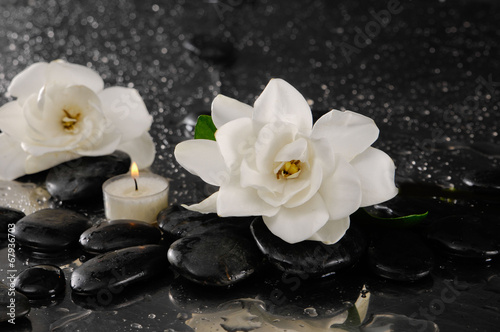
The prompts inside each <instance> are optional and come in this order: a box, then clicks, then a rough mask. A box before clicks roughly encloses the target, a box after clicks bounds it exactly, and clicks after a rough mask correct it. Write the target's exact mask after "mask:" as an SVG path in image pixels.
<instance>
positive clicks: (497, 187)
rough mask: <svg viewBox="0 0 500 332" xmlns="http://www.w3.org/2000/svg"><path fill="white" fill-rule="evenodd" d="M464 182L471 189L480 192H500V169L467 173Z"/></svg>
mask: <svg viewBox="0 0 500 332" xmlns="http://www.w3.org/2000/svg"><path fill="white" fill-rule="evenodd" d="M463 181H464V183H465V184H466V185H468V186H469V187H472V188H473V189H475V190H478V191H485V192H496V193H497V194H498V192H499V191H500V169H486V170H478V171H472V172H469V173H466V174H465V175H464V176H463Z"/></svg>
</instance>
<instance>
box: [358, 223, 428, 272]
mask: <svg viewBox="0 0 500 332" xmlns="http://www.w3.org/2000/svg"><path fill="white" fill-rule="evenodd" d="M368 264H369V266H370V269H371V270H372V271H373V272H374V273H375V274H377V275H378V276H380V277H383V278H387V279H391V280H398V281H416V280H419V279H421V278H423V277H425V276H427V275H429V273H430V271H431V269H432V267H433V265H434V258H433V255H432V252H431V250H430V248H429V247H428V246H427V245H426V244H425V243H424V242H423V241H422V239H421V238H420V236H419V235H418V234H416V233H413V232H411V231H404V230H384V231H381V232H379V233H377V234H373V235H372V241H371V244H370V246H369V248H368Z"/></svg>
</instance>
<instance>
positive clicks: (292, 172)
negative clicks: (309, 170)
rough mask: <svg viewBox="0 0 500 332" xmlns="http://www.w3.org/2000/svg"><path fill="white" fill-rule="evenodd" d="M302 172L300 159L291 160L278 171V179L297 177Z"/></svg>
mask: <svg viewBox="0 0 500 332" xmlns="http://www.w3.org/2000/svg"><path fill="white" fill-rule="evenodd" d="M299 174H300V160H290V161H287V162H285V163H283V165H282V166H281V168H280V169H279V170H278V172H276V178H277V179H280V178H281V179H295V178H296V177H298V176H299Z"/></svg>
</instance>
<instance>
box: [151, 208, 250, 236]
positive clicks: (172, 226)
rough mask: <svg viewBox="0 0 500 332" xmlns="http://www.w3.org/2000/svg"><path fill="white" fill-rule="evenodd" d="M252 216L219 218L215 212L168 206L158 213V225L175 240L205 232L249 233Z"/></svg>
mask: <svg viewBox="0 0 500 332" xmlns="http://www.w3.org/2000/svg"><path fill="white" fill-rule="evenodd" d="M252 220H253V218H252V217H227V218H221V217H219V216H217V214H215V213H209V214H202V213H199V212H196V211H189V210H186V209H184V208H183V207H180V206H173V207H169V208H167V209H165V210H163V211H161V212H160V213H159V214H158V225H159V227H160V228H161V229H162V231H163V234H164V236H165V237H166V238H168V239H171V240H177V239H180V238H182V237H185V236H190V235H200V234H203V233H207V232H225V231H229V232H239V233H242V234H244V235H247V234H248V235H250V224H251V222H252Z"/></svg>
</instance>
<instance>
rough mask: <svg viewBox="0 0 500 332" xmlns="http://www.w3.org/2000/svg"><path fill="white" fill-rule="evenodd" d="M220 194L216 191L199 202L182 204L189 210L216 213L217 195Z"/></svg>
mask: <svg viewBox="0 0 500 332" xmlns="http://www.w3.org/2000/svg"><path fill="white" fill-rule="evenodd" d="M218 196H219V192H215V193H213V194H212V195H210V196H208V197H207V198H205V199H204V200H203V201H201V202H200V203H198V204H193V205H186V204H182V206H183V207H185V208H186V209H188V210H192V211H197V212H200V213H215V212H217V197H218Z"/></svg>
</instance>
